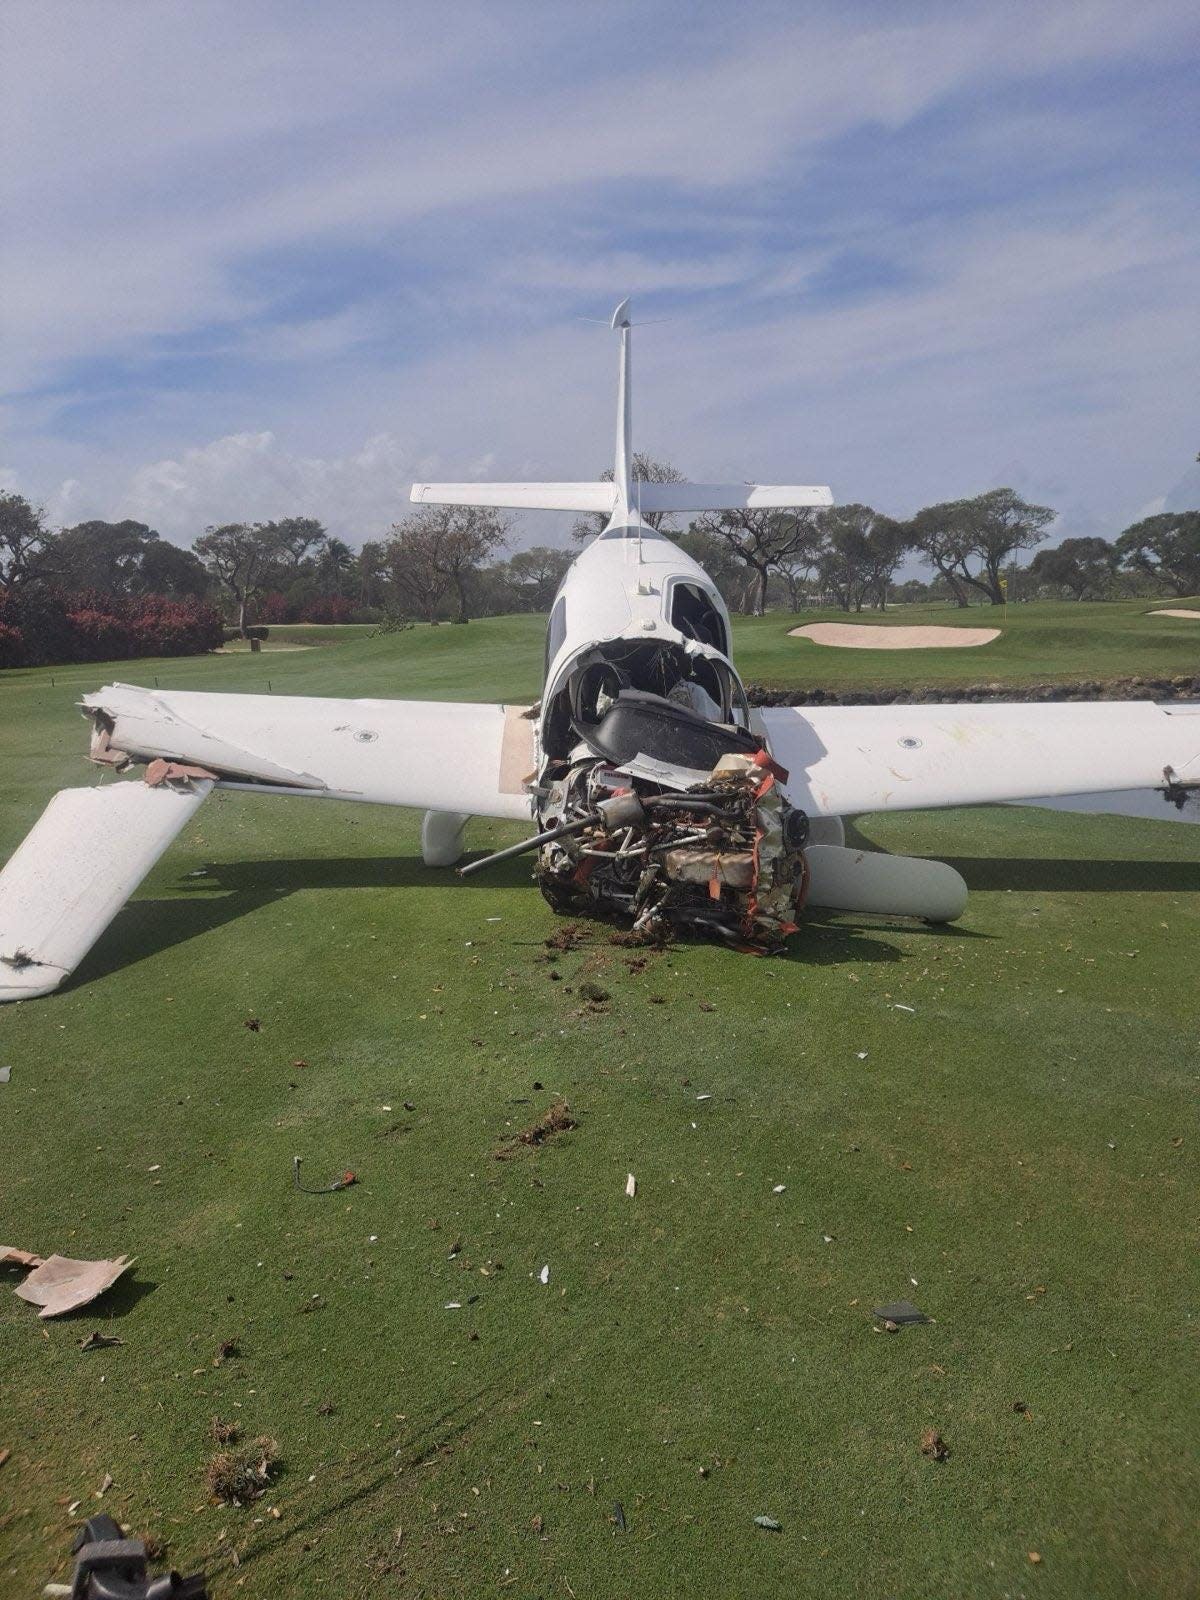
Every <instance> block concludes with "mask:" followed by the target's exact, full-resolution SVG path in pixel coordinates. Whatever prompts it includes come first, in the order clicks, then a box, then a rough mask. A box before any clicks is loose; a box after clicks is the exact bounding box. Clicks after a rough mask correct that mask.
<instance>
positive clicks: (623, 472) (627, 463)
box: [612, 300, 634, 516]
mask: <svg viewBox="0 0 1200 1600" xmlns="http://www.w3.org/2000/svg"><path fill="white" fill-rule="evenodd" d="M612 325H613V328H614V329H615V330H616V331H617V332H618V333H619V334H620V335H621V376H620V379H619V382H618V387H617V455H616V461H615V462H614V464H613V488H614V490H615V491H616V492H615V494H614V497H613V515H614V516H620V515H621V514H622V513H623V512H628V511H629V510H630V509H631V508H632V506H633V504H634V500H633V478H632V473H633V416H632V411H631V409H630V396H629V384H630V371H629V330H630V321H629V301H628V300H622V301H621V304H620V305H619V306H618V307H617V309H616V310H615V311H614V312H613V316H612Z"/></svg>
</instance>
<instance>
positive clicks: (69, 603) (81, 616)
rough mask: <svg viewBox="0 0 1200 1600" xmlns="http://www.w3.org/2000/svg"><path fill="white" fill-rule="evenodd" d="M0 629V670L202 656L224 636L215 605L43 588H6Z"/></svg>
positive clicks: (161, 597)
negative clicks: (129, 658) (142, 658)
mask: <svg viewBox="0 0 1200 1600" xmlns="http://www.w3.org/2000/svg"><path fill="white" fill-rule="evenodd" d="M0 629H2V630H3V632H2V633H0V666H53V665H55V664H57V663H61V662H68V661H113V660H120V659H122V658H128V657H132V656H184V655H200V654H202V653H203V652H204V651H207V650H215V649H216V648H217V646H218V645H219V644H220V643H221V640H222V636H223V633H224V629H223V627H222V624H221V619H220V616H219V615H218V614H217V612H216V611H215V610H214V609H213V607H212V606H210V605H207V604H206V603H205V602H204V601H201V600H197V599H195V598H194V597H192V596H185V597H183V598H181V599H169V598H167V597H166V596H165V595H158V594H147V595H137V596H132V597H124V596H120V595H111V594H103V593H99V592H96V591H88V592H85V593H82V594H73V595H65V594H62V593H60V592H59V591H57V590H54V589H51V588H49V587H46V586H44V585H42V584H31V585H28V586H27V587H25V588H22V589H20V590H18V591H16V592H15V593H14V592H13V591H12V590H7V591H4V590H0Z"/></svg>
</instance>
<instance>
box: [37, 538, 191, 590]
mask: <svg viewBox="0 0 1200 1600" xmlns="http://www.w3.org/2000/svg"><path fill="white" fill-rule="evenodd" d="M50 551H51V560H52V562H53V566H54V569H55V572H56V575H57V578H58V581H59V583H60V584H61V585H62V587H63V588H65V589H68V590H71V591H75V592H79V591H81V590H85V589H88V590H95V591H97V592H99V593H102V594H114V595H135V594H162V595H167V596H168V597H178V596H181V595H194V596H199V595H203V594H205V593H206V592H207V591H208V589H209V587H210V583H209V578H208V575H207V574H206V572H205V570H204V567H203V565H202V564H201V562H200V561H199V560H197V558H196V557H195V556H194V555H193V554H192V553H191V551H190V550H181V549H180V548H179V546H178V545H173V544H168V543H167V542H166V541H165V540H163V539H160V538H159V536H158V534H157V533H156V532H155V531H154V529H153V528H149V527H147V526H146V524H145V523H144V522H133V521H130V520H126V521H124V522H99V521H96V522H79V523H76V524H75V526H74V527H73V528H64V529H63V530H62V532H61V533H57V534H55V535H53V537H52V539H51V541H50Z"/></svg>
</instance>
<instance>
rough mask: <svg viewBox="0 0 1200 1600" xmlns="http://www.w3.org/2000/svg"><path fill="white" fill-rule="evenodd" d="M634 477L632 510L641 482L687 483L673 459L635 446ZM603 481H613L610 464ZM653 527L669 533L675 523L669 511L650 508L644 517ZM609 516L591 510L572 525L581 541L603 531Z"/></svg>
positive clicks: (631, 466) (576, 536)
mask: <svg viewBox="0 0 1200 1600" xmlns="http://www.w3.org/2000/svg"><path fill="white" fill-rule="evenodd" d="M629 475H630V477H631V478H632V479H633V493H634V502H633V506H632V507H631V508H630V509H631V510H636V509H637V485H638V481H639V479H640V481H641V482H642V483H684V482H686V479H685V478H684V476H683V473H682V472H677V471H676V470H675V468H674V467H673V466H672V465H671V463H670V462H669V461H656V460H655V459H654V457H653V456H648V455H646V454H645V453H644V452H643V451H641V450H635V451H634V453H633V461H632V462H631V463H630V474H629ZM599 481H600V482H601V483H611V482H612V481H613V469H612V468H611V467H606V468H605V469H604V471H603V472H602V473H601V474H600V480H599ZM642 520H643V522H645V523H646V524H647V525H648V526H649V527H651V528H659V529H661V531H662V532H663V533H669V532H670V531H671V530H672V529H673V527H674V526H675V524H674V520H673V518H672V517H671V515H670V513H669V512H665V511H647V512H646V513H645V515H644V516H643V518H642ZM607 521H608V518H607V517H606V516H605V515H604V513H603V512H601V511H596V512H589V513H588V514H587V515H586V516H583V517H576V519H575V521H574V522H573V523H572V525H571V537H572V539H578V540H579V541H580V542H581V543H582V541H583V540H584V539H592V538H594V537H595V536H596V534H598V533H602V532H603V530H604V525H605V523H606V522H607Z"/></svg>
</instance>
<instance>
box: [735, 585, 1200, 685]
mask: <svg viewBox="0 0 1200 1600" xmlns="http://www.w3.org/2000/svg"><path fill="white" fill-rule="evenodd" d="M1174 604H1176V602H1174V601H1165V600H1160V601H1150V600H1126V601H1120V602H1113V603H1088V602H1085V603H1083V604H1081V605H1076V604H1072V603H1062V604H1052V603H1049V602H1044V601H1036V602H1033V603H1031V604H1028V605H1011V606H971V607H970V608H969V609H968V610H966V611H961V610H959V609H958V608H957V607H951V606H899V607H897V608H896V609H894V610H892V611H889V612H887V613H886V615H884V614H882V613H880V612H877V611H875V612H870V611H867V612H863V614H862V615H861V616H850V617H847V615H846V613H845V612H843V611H812V612H805V613H804V615H803V616H790V615H788V614H786V613H780V612H770V613H768V615H767V616H765V617H743V618H738V619H737V621H736V622H735V624H734V635H735V639H736V654H737V660H738V665H739V667H740V669H741V672H742V676H743V677H744V678H745V679H747V681H753V682H756V683H764V684H775V685H778V684H786V685H791V684H803V685H804V686H806V687H810V686H811V687H815V686H823V687H829V688H835V689H839V690H840V689H853V688H863V689H867V688H870V689H877V688H883V687H885V686H890V685H893V684H895V683H897V682H901V683H903V682H918V681H919V682H920V683H922V684H930V685H934V684H936V685H938V686H947V685H951V684H956V683H961V684H980V683H1011V684H1026V683H1041V682H1054V681H1062V680H1065V679H1092V680H1100V681H1105V680H1109V679H1113V678H1118V677H1123V676H1128V677H1154V676H1163V677H1171V676H1179V675H1183V674H1189V675H1191V674H1195V673H1197V672H1200V622H1193V621H1190V620H1189V619H1187V618H1185V617H1156V616H1153V615H1151V614H1150V613H1151V612H1152V610H1153V608H1154V607H1155V606H1156V605H1174ZM1189 604H1196V605H1197V606H1198V609H1200V603H1198V602H1189V601H1184V602H1182V605H1184V606H1187V605H1189ZM809 622H856V623H863V624H867V625H872V626H884V627H919V626H922V625H925V624H929V623H934V624H936V625H937V626H939V627H966V628H980V627H985V628H999V629H1000V637H999V638H998V639H993V640H992V641H991V642H990V643H989V644H983V645H972V646H971V647H969V648H967V649H955V650H944V649H943V650H924V649H922V650H913V651H903V652H898V651H892V650H889V651H888V652H887V653H886V654H883V653H881V652H877V651H873V650H844V649H836V648H833V647H831V646H829V645H820V644H814V643H813V642H812V640H810V639H793V638H791V637H790V635H789V632H788V630H789V629H790V628H794V627H798V626H803V625H805V624H807V623H809Z"/></svg>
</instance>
